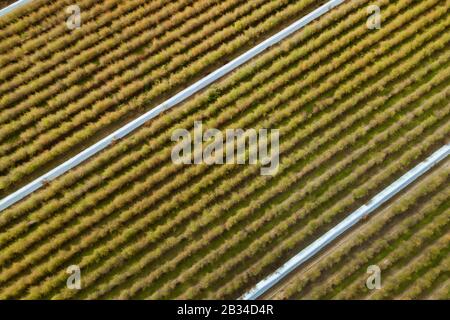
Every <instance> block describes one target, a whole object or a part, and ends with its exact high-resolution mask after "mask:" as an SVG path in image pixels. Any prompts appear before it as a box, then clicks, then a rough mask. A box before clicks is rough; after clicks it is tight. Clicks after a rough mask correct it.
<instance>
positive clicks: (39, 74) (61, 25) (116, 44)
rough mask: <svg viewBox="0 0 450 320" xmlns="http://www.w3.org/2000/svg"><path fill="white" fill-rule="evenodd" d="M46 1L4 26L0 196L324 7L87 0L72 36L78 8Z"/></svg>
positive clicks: (234, 0) (214, 0)
mask: <svg viewBox="0 0 450 320" xmlns="http://www.w3.org/2000/svg"><path fill="white" fill-rule="evenodd" d="M44 2H45V4H41V6H40V7H39V9H38V10H36V12H32V13H30V14H29V15H28V16H25V17H22V16H20V17H19V18H18V19H14V17H15V16H14V15H12V16H11V17H10V16H9V15H7V16H5V17H4V18H2V19H1V21H0V192H1V191H2V190H3V191H4V190H5V189H8V188H9V189H8V190H12V189H14V188H15V187H17V185H20V184H21V181H23V179H25V180H26V179H27V177H29V176H30V175H32V174H39V173H42V172H40V170H42V169H41V168H43V167H44V166H49V165H54V164H55V162H60V161H61V160H60V157H65V158H67V157H68V155H70V154H73V152H72V151H74V150H75V151H76V150H79V148H80V147H81V146H82V145H85V144H93V142H95V140H97V139H98V138H99V137H100V135H103V134H105V132H108V131H112V128H113V127H117V124H118V123H124V122H125V121H128V120H129V117H130V116H131V115H134V116H136V113H142V112H143V111H144V110H149V109H151V108H152V107H154V106H155V105H156V104H157V103H158V102H162V101H163V100H164V99H166V98H168V97H170V95H172V94H174V93H175V92H176V90H179V89H180V88H184V87H186V85H187V84H188V83H190V82H192V81H193V80H194V79H196V78H199V77H201V76H203V75H204V74H205V72H208V71H209V70H210V69H211V68H213V67H214V68H215V67H217V66H218V65H219V64H223V63H224V62H226V60H227V59H230V57H231V56H234V55H236V54H237V53H238V52H241V51H243V50H244V49H246V48H247V47H248V46H253V45H254V44H255V43H256V42H257V41H259V40H261V39H262V38H263V37H264V36H266V35H267V34H268V33H274V32H275V31H276V30H277V28H280V27H281V26H282V25H283V24H284V23H286V22H288V21H291V20H292V19H294V18H297V17H299V16H301V15H302V14H304V13H305V12H306V11H308V10H311V9H312V8H314V7H315V6H318V5H319V3H320V1H319V2H317V1H312V0H281V1H280V0H254V1H244V0H227V1H219V0H203V1H193V0H177V1H169V0H158V1H146V0H135V1H119V0H114V1H103V2H98V1H95V0H80V1H77V3H76V4H77V5H78V6H79V7H80V9H81V22H82V24H81V27H80V28H79V29H75V30H69V29H68V28H67V26H66V20H67V19H68V16H69V15H68V14H67V13H66V12H65V9H66V7H67V6H69V5H70V4H73V3H71V1H65V0H59V1H52V2H49V3H48V4H47V3H46V1H44ZM39 19H43V22H42V21H40V20H39ZM38 21H39V22H38ZM127 119H128V120H127ZM77 147H78V149H77ZM71 152H72V153H71ZM44 170H45V169H44ZM4 193H5V192H4Z"/></svg>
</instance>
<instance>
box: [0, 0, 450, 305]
mask: <svg viewBox="0 0 450 320" xmlns="http://www.w3.org/2000/svg"><path fill="white" fill-rule="evenodd" d="M367 4H368V1H366V0H356V1H349V2H346V3H345V4H343V5H342V6H340V7H338V8H337V9H336V10H333V11H332V12H331V13H329V14H327V15H325V16H324V17H323V19H320V20H319V21H316V22H315V23H312V24H311V25H308V26H307V27H305V28H304V29H302V31H301V32H298V33H296V34H295V35H294V36H293V37H291V38H290V39H288V40H286V41H284V42H283V43H282V44H280V45H279V46H276V47H274V48H272V49H270V50H269V51H268V52H266V53H264V54H262V55H261V56H260V57H258V58H257V59H255V60H254V61H252V63H250V64H248V65H246V66H244V67H242V68H240V69H239V70H237V71H236V72H235V73H234V74H233V75H231V76H229V77H227V78H226V79H224V80H223V81H220V82H219V83H218V84H217V85H216V86H214V87H213V88H210V89H208V90H206V92H205V93H202V94H199V95H197V96H196V97H194V98H193V99H191V100H190V101H188V102H186V103H185V104H183V105H182V106H181V107H180V108H175V109H173V110H170V111H169V112H167V113H166V114H164V115H161V116H160V117H158V118H157V119H155V120H154V121H152V122H151V123H150V124H149V125H147V126H145V127H143V128H142V129H140V130H138V131H137V132H136V133H135V134H133V135H131V136H130V137H128V138H127V139H125V140H123V141H119V142H118V143H117V144H115V145H114V146H112V147H111V148H109V149H107V150H105V151H104V152H102V153H101V154H99V155H98V156H97V157H95V158H93V159H92V160H91V161H89V162H87V163H85V164H83V165H82V166H80V167H78V168H76V169H74V170H73V171H71V172H69V173H67V174H66V175H64V176H62V177H60V178H58V179H57V180H55V181H54V182H52V183H51V184H50V185H48V186H46V187H45V188H43V189H42V190H40V191H38V192H36V193H34V194H32V195H31V196H30V197H29V198H27V199H26V200H25V201H22V202H20V203H18V204H16V205H14V206H13V207H11V208H9V209H7V210H5V211H4V212H3V213H2V214H1V215H0V250H1V252H2V254H1V255H0V297H2V298H24V297H27V298H48V297H54V298H112V297H114V298H117V297H120V298H205V297H207V298H226V297H237V296H240V295H241V294H242V293H243V292H245V290H246V289H248V288H249V287H251V285H252V284H253V283H255V282H256V281H258V280H260V279H262V278H263V277H264V276H265V275H267V274H268V273H270V271H271V270H273V268H275V267H277V266H279V265H280V264H282V263H283V262H284V261H285V259H286V258H288V257H289V255H291V253H292V251H293V250H294V249H297V248H298V247H303V246H305V245H306V244H308V243H309V242H310V241H311V240H312V239H314V238H315V237H317V236H318V235H320V234H321V233H322V231H323V229H326V228H327V227H329V226H331V225H333V224H334V223H335V222H336V221H339V220H340V219H341V218H342V217H343V216H345V215H346V213H348V211H349V210H350V209H351V208H352V207H354V206H356V205H358V204H359V203H361V202H364V201H365V200H367V198H368V197H370V195H371V194H373V193H376V192H377V191H378V190H380V189H382V188H383V187H384V186H386V185H388V184H390V183H391V182H392V181H393V180H395V177H397V176H399V175H401V174H402V173H404V172H406V171H407V170H408V169H409V168H411V167H412V166H413V165H414V163H415V162H416V161H417V160H418V159H420V158H421V157H422V158H423V157H424V156H426V155H427V154H429V153H430V151H432V150H433V148H435V146H436V145H439V144H441V143H442V142H443V141H444V140H445V138H446V137H447V136H448V134H449V130H450V122H449V120H450V116H449V114H450V105H449V104H448V101H449V96H450V88H449V87H448V83H449V81H448V80H449V79H450V62H449V58H450V52H449V51H448V49H447V48H448V42H449V40H450V39H449V38H450V32H448V30H449V28H448V25H449V23H450V19H449V16H448V10H449V4H448V3H447V2H446V1H439V0H435V1H433V0H430V1H425V2H424V1H413V0H399V1H394V2H392V1H387V0H385V1H379V4H380V6H381V8H382V10H383V19H384V21H383V28H381V29H380V30H369V29H367V27H366V19H367V11H366V6H367ZM311 53H314V54H311ZM196 120H202V121H203V126H204V129H205V130H206V129H207V128H218V129H220V130H225V129H226V128H243V129H246V128H255V129H259V128H269V129H270V128H276V129H279V130H280V161H281V162H280V166H279V169H278V173H277V175H275V176H273V177H267V176H261V175H260V170H259V169H260V165H246V166H242V165H223V166H221V165H216V166H207V165H183V166H180V165H174V164H173V163H172V161H171V158H170V154H171V150H172V148H173V146H174V143H173V142H171V140H170V137H171V134H172V132H173V130H174V129H176V128H187V129H192V127H193V124H194V121H196ZM47 239H51V241H48V240H47ZM19 257H20V258H19ZM72 264H76V265H78V266H79V267H80V268H81V270H82V281H83V288H82V289H81V290H79V291H78V290H68V289H67V288H66V286H65V284H66V280H67V273H66V268H67V267H68V266H69V265H72Z"/></svg>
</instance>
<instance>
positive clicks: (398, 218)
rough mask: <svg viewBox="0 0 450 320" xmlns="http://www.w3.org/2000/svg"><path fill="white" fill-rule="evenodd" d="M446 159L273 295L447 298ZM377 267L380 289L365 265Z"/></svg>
mask: <svg viewBox="0 0 450 320" xmlns="http://www.w3.org/2000/svg"><path fill="white" fill-rule="evenodd" d="M449 182H450V161H449V160H447V161H446V162H445V163H444V164H443V165H442V166H441V167H440V168H439V169H437V170H435V172H433V173H432V174H431V175H429V176H427V177H426V178H425V179H423V180H422V181H420V182H419V183H417V184H416V185H413V187H412V188H411V189H410V190H408V191H407V192H406V193H405V194H404V195H402V197H401V198H399V199H398V200H396V201H395V202H394V203H393V204H392V205H390V206H389V207H388V208H387V209H385V210H383V211H381V212H379V213H378V214H376V216H375V217H374V218H373V219H371V220H370V221H369V222H368V223H367V224H365V225H364V226H361V227H359V228H358V229H357V230H355V233H354V234H352V235H351V236H349V237H347V238H345V239H344V242H343V243H342V244H341V245H339V246H338V247H337V248H331V250H332V252H331V253H329V254H327V255H326V256H325V257H324V258H323V259H321V261H320V262H318V263H317V264H315V265H314V267H313V268H311V269H310V270H308V271H306V272H301V273H300V274H299V275H296V276H295V277H293V278H292V279H291V280H290V281H289V283H288V284H286V285H285V287H284V288H283V290H279V292H277V293H276V294H275V295H274V296H273V298H275V299H295V298H300V299H303V298H304V299H427V298H431V299H449V298H450V291H449V285H448V282H449V275H450V233H449V222H450V184H449ZM369 266H378V267H379V268H380V270H381V274H380V275H381V288H379V289H372V290H369V289H368V288H367V286H366V281H367V280H366V279H367V278H368V277H369V274H367V272H366V270H367V268H368V267H369Z"/></svg>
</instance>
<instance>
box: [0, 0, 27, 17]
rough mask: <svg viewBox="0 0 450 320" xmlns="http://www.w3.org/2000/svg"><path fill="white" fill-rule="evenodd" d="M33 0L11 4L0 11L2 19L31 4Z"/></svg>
mask: <svg viewBox="0 0 450 320" xmlns="http://www.w3.org/2000/svg"><path fill="white" fill-rule="evenodd" d="M31 1H33V0H19V1H16V2H14V3H11V4H10V5H9V6H7V7H4V8H3V9H1V10H0V17H2V16H4V15H5V14H7V13H10V12H11V11H13V10H15V9H17V8H18V7H21V6H23V5H26V4H27V3H30V2H31Z"/></svg>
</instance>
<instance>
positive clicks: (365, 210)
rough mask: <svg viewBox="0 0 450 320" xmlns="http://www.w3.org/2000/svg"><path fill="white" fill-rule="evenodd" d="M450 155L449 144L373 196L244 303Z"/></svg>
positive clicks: (247, 294) (282, 267) (281, 268)
mask: <svg viewBox="0 0 450 320" xmlns="http://www.w3.org/2000/svg"><path fill="white" fill-rule="evenodd" d="M448 155H450V144H447V145H445V146H443V147H442V148H440V149H439V150H438V151H436V152H435V153H433V154H432V155H431V156H430V157H428V158H427V159H426V160H425V161H424V162H422V163H420V164H418V165H417V166H416V167H414V168H413V169H411V170H410V171H408V172H407V173H406V174H405V175H403V176H402V177H400V178H399V179H398V180H397V181H395V182H394V183H392V184H391V185H390V186H389V187H387V188H386V189H384V190H383V191H381V192H380V193H379V194H377V195H376V196H375V197H373V198H372V199H371V200H370V201H369V202H368V203H367V204H365V205H363V206H362V207H360V208H359V209H358V210H356V211H355V212H353V213H352V214H350V215H349V216H347V218H345V219H344V220H342V221H341V222H340V223H339V224H338V225H337V226H335V227H334V228H332V229H331V230H329V231H328V232H326V233H325V234H324V235H322V236H321V237H320V238H319V239H317V240H316V241H314V242H313V243H312V244H310V245H309V246H308V247H306V248H305V249H303V250H302V251H300V252H299V253H298V254H297V255H295V256H294V257H293V258H291V259H290V260H289V261H288V262H286V263H285V264H284V265H282V266H281V267H280V268H278V269H277V270H276V271H275V272H274V273H272V274H271V275H270V276H268V277H267V278H265V279H264V280H262V281H260V282H259V283H258V284H257V285H256V286H255V287H253V288H252V289H251V290H250V291H248V292H247V293H246V294H244V295H243V296H242V297H241V298H240V299H242V300H254V299H257V298H259V297H260V296H261V295H263V294H264V293H265V292H267V291H268V290H269V289H270V288H272V287H273V286H275V285H276V284H277V283H279V282H280V281H281V280H282V279H283V278H284V277H286V276H287V275H288V274H289V273H291V272H292V271H294V270H295V269H296V268H298V267H299V266H300V265H301V264H303V263H304V262H306V261H307V260H308V259H310V258H311V257H313V256H314V255H315V254H316V253H318V252H319V251H320V250H322V249H323V248H324V247H325V246H327V245H328V244H329V243H330V242H332V241H333V240H335V239H336V238H337V237H339V236H340V235H341V234H343V233H344V232H345V231H347V230H348V229H350V228H351V227H352V226H354V225H355V224H356V223H357V222H358V221H360V220H361V219H362V218H364V217H365V216H367V215H369V214H370V213H372V212H373V211H375V210H376V209H377V208H379V207H380V206H381V205H383V204H384V203H386V202H387V201H388V200H389V199H391V198H392V197H393V196H395V195H396V194H398V193H399V192H400V191H402V190H403V189H405V188H406V187H407V186H409V185H410V184H411V183H413V182H414V181H415V180H416V179H417V178H419V177H420V176H422V175H423V174H424V173H426V172H427V171H429V170H430V169H431V168H433V167H434V166H435V165H436V164H438V163H439V162H441V161H442V160H444V159H445V158H446V157H447V156H448Z"/></svg>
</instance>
